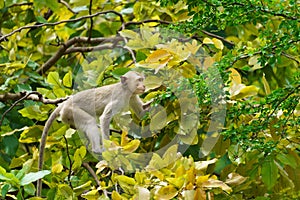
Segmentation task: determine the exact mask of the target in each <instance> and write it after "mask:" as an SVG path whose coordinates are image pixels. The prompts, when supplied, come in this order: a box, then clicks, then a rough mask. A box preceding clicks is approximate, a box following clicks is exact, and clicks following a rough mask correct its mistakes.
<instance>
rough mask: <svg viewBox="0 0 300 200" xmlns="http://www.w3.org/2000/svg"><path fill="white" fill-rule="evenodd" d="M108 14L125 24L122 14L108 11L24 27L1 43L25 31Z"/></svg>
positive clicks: (16, 30)
mask: <svg viewBox="0 0 300 200" xmlns="http://www.w3.org/2000/svg"><path fill="white" fill-rule="evenodd" d="M107 13H114V14H115V15H117V16H119V17H120V21H121V23H124V19H123V16H122V15H121V14H120V13H118V12H116V11H114V10H107V11H101V12H97V13H95V14H92V15H86V16H82V17H78V18H75V19H68V20H62V21H58V22H53V23H39V24H35V25H28V26H22V27H20V28H17V29H15V30H13V31H12V32H10V33H8V34H6V35H3V36H2V37H0V42H2V41H3V40H4V39H6V38H7V37H9V36H12V35H13V34H15V33H17V32H20V31H22V30H24V29H31V28H40V27H43V26H56V25H59V24H63V23H68V22H77V21H80V20H83V19H88V18H93V17H96V16H98V15H103V14H107Z"/></svg>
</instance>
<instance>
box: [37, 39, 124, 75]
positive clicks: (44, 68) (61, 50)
mask: <svg viewBox="0 0 300 200" xmlns="http://www.w3.org/2000/svg"><path fill="white" fill-rule="evenodd" d="M119 41H122V37H118V36H116V37H111V38H90V39H89V38H88V37H74V38H72V39H70V40H68V41H67V42H66V43H64V44H62V46H61V47H60V48H59V50H58V51H57V52H56V53H55V54H54V55H53V56H52V57H51V58H50V59H49V60H48V61H47V62H46V63H45V64H44V65H43V66H42V67H40V68H39V69H38V70H37V72H38V73H39V74H43V73H44V72H45V71H47V70H48V69H49V68H50V67H52V66H53V65H54V64H55V63H56V62H57V61H58V60H59V59H60V58H61V57H62V56H63V55H65V54H67V53H72V52H81V51H78V50H74V49H73V50H72V51H71V50H69V51H68V52H67V53H66V51H67V50H68V48H69V47H71V46H72V45H74V44H77V43H87V42H88V43H90V44H100V43H102V42H105V43H109V42H111V43H117V42H119ZM74 48H75V47H74ZM86 48H88V47H86ZM82 52H88V51H82Z"/></svg>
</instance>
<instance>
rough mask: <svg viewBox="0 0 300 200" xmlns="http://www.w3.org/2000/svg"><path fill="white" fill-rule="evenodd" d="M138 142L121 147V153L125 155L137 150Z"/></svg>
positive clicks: (131, 142) (133, 141)
mask: <svg viewBox="0 0 300 200" xmlns="http://www.w3.org/2000/svg"><path fill="white" fill-rule="evenodd" d="M139 145H140V141H139V140H132V141H130V142H129V143H127V144H126V145H125V146H122V148H123V151H124V152H126V153H132V152H134V151H135V150H136V149H137V148H139Z"/></svg>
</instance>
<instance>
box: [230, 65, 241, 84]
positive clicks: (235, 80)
mask: <svg viewBox="0 0 300 200" xmlns="http://www.w3.org/2000/svg"><path fill="white" fill-rule="evenodd" d="M229 71H231V73H230V80H231V82H232V84H236V85H237V84H241V83H242V79H241V76H240V74H239V73H238V71H236V70H235V69H234V68H230V69H229Z"/></svg>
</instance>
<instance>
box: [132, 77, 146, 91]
mask: <svg viewBox="0 0 300 200" xmlns="http://www.w3.org/2000/svg"><path fill="white" fill-rule="evenodd" d="M143 81H144V78H143V77H140V78H139V79H138V80H136V88H135V91H134V94H143V93H144V92H145V89H146V87H145V85H144V83H143Z"/></svg>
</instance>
